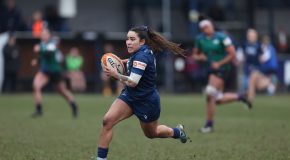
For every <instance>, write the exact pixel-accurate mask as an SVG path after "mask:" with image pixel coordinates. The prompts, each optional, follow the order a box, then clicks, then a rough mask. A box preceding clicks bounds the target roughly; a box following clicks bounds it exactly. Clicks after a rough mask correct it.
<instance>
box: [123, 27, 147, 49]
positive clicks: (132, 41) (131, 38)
mask: <svg viewBox="0 0 290 160" xmlns="http://www.w3.org/2000/svg"><path fill="white" fill-rule="evenodd" d="M143 41H144V40H141V39H140V37H139V36H138V35H137V33H136V32H134V31H129V32H128V34H127V40H126V45H127V50H128V52H129V53H134V52H136V51H137V50H138V49H139V48H140V47H141V46H142V45H144V42H143Z"/></svg>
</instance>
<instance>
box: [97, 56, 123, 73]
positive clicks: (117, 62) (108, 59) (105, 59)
mask: <svg viewBox="0 0 290 160" xmlns="http://www.w3.org/2000/svg"><path fill="white" fill-rule="evenodd" d="M101 64H102V67H103V66H106V67H109V68H115V67H117V71H118V73H120V74H124V73H125V67H124V64H123V63H122V61H121V59H120V58H119V57H118V56H116V55H115V54H113V53H105V54H104V55H103V56H102V59H101Z"/></svg>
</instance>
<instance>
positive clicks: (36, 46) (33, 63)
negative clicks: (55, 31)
mask: <svg viewBox="0 0 290 160" xmlns="http://www.w3.org/2000/svg"><path fill="white" fill-rule="evenodd" d="M39 51H40V46H39V44H37V45H35V46H34V47H33V52H35V53H39ZM37 56H38V55H37ZM38 61H39V58H33V59H32V60H31V62H30V64H31V66H36V65H37V64H38Z"/></svg>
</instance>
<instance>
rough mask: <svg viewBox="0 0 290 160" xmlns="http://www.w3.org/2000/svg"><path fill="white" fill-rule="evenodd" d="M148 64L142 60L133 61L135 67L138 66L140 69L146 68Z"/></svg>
mask: <svg viewBox="0 0 290 160" xmlns="http://www.w3.org/2000/svg"><path fill="white" fill-rule="evenodd" d="M146 66H147V64H146V63H144V62H140V61H133V67H134V68H138V69H141V70H145V68H146Z"/></svg>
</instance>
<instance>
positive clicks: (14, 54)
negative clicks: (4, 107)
mask: <svg viewBox="0 0 290 160" xmlns="http://www.w3.org/2000/svg"><path fill="white" fill-rule="evenodd" d="M3 54H4V83H3V89H2V91H3V92H14V91H15V89H16V87H15V86H16V84H17V77H18V76H17V74H18V69H19V66H20V59H19V51H18V47H17V45H16V39H15V37H14V36H13V35H10V37H9V40H8V43H7V44H6V45H5V46H4V49H3Z"/></svg>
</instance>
